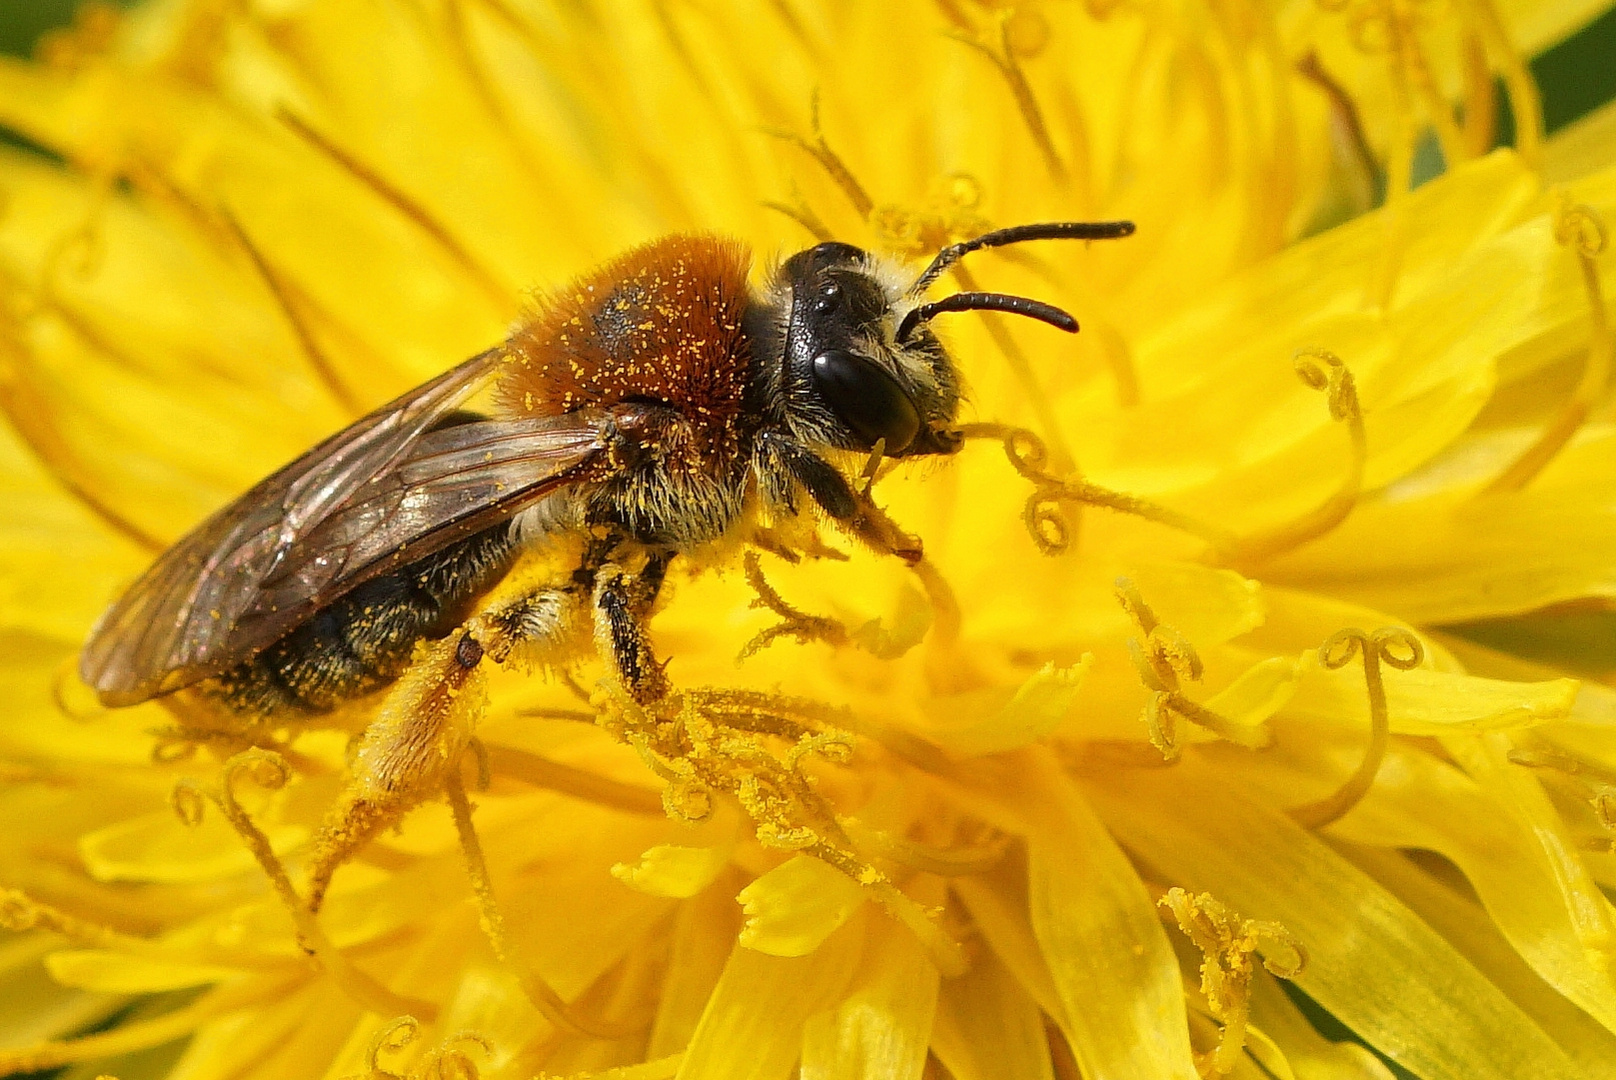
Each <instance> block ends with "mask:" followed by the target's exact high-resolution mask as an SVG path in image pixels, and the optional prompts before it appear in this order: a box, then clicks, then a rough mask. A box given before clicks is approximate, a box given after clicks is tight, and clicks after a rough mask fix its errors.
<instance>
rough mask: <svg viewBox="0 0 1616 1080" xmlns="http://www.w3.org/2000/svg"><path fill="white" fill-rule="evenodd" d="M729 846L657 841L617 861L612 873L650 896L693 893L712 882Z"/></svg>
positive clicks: (728, 852) (692, 894)
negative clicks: (635, 855)
mask: <svg viewBox="0 0 1616 1080" xmlns="http://www.w3.org/2000/svg"><path fill="white" fill-rule="evenodd" d="M730 851H731V849H730V848H729V847H681V846H679V845H677V844H658V845H657V846H656V847H654V848H651V849H650V850H649V851H647V852H646V853H645V854H644V855H641V856H640V859H639V861H638V862H636V863H633V864H630V863H618V864H617V865H615V866H613V867H612V877H614V878H616V879H617V880H618V881H621V882H622V883H623V884H625V885H627V886H628V887H629V888H631V889H638V890H639V891H640V892H643V893H649V894H651V895H652V896H669V897H676V898H682V897H686V896H695V895H696V894H697V893H699V892H701V891H702V890H703V889H705V888H706V887H707V886H708V885H710V884H712V882H713V879H714V878H716V877H717V876H718V875H719V874H720V873H722V872H723V869H724V867H725V866H726V865H728V863H729V857H730Z"/></svg>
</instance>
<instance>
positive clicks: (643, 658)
mask: <svg viewBox="0 0 1616 1080" xmlns="http://www.w3.org/2000/svg"><path fill="white" fill-rule="evenodd" d="M667 568H668V557H666V556H654V557H652V558H651V559H650V560H649V561H648V562H647V563H646V565H645V567H644V569H642V570H641V571H640V572H639V573H638V574H630V573H628V572H626V571H624V570H623V569H622V568H621V567H619V566H616V565H614V564H611V563H608V564H607V565H605V566H602V567H601V568H600V570H599V571H597V572H596V574H595V597H594V611H595V647H596V649H597V650H598V651H599V653H600V656H601V658H602V659H604V660H606V661H607V662H608V663H609V664H611V665H612V667H613V669H614V670H615V671H616V674H617V677H618V679H619V680H621V682H622V684H623V687H624V688H625V689H626V690H627V691H628V693H629V696H630V697H631V698H633V699H634V700H635V701H636V702H638V703H639V704H641V705H645V704H647V703H649V702H652V701H656V700H658V699H660V698H662V697H664V696H666V695H667V693H668V690H669V683H668V677H667V675H666V673H665V672H664V671H663V665H662V664H661V663H659V662H658V661H657V659H656V656H655V655H654V654H653V653H652V652H651V639H650V635H649V632H648V631H647V629H646V625H645V621H646V617H647V616H648V615H650V613H651V605H652V604H653V603H655V601H656V596H657V592H658V591H659V590H660V589H661V587H662V579H663V577H664V575H665V574H666V573H667Z"/></svg>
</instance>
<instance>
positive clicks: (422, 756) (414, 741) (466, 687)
mask: <svg viewBox="0 0 1616 1080" xmlns="http://www.w3.org/2000/svg"><path fill="white" fill-rule="evenodd" d="M483 653H484V647H483V646H482V644H481V643H480V642H479V641H478V639H477V637H476V636H474V635H473V633H472V632H471V630H470V629H469V628H468V629H466V630H462V631H459V632H456V633H455V634H452V635H450V636H449V637H447V638H445V639H443V640H442V641H437V642H432V643H431V644H429V645H427V646H425V647H423V648H422V649H421V650H420V651H419V653H418V656H417V659H416V662H415V663H414V664H412V665H411V666H410V669H409V670H408V671H406V672H405V673H404V675H403V677H402V678H400V679H399V680H398V682H397V683H396V684H394V686H393V689H392V690H391V691H390V692H389V693H388V695H387V698H386V701H385V702H384V703H383V704H382V708H381V711H380V713H379V714H378V715H377V717H376V719H375V721H374V722H372V724H371V725H370V727H368V728H366V729H365V733H364V735H363V736H361V737H360V740H359V745H358V749H357V752H356V753H355V754H354V759H353V763H352V765H351V766H350V767H349V770H348V777H347V780H346V782H345V784H344V785H343V791H342V795H341V797H340V798H339V799H338V800H337V802H336V804H335V805H334V806H333V807H332V808H331V810H330V811H328V812H327V814H326V818H325V821H324V823H322V825H321V826H320V831H319V832H318V833H317V834H316V835H315V838H314V851H313V857H312V858H311V860H310V862H309V901H308V902H309V907H310V909H311V910H315V911H317V910H319V908H320V904H321V902H322V901H323V900H324V898H325V892H326V889H327V888H328V887H329V886H330V884H331V875H332V874H334V873H335V872H336V870H337V868H338V867H339V866H341V865H342V864H343V863H345V862H347V861H348V860H349V859H350V858H352V857H353V855H354V853H355V852H357V851H358V850H359V849H360V848H361V847H363V846H364V845H365V844H366V843H368V842H369V841H370V840H372V839H373V838H374V837H375V836H376V835H377V834H378V833H380V832H381V831H382V830H383V829H386V828H389V827H390V826H392V825H396V824H397V823H398V822H399V820H400V819H402V818H403V816H404V815H405V814H406V813H408V812H409V811H410V810H412V809H414V808H415V807H416V806H419V805H420V804H421V803H423V802H426V801H428V800H430V799H435V798H438V797H439V796H440V795H442V793H443V790H444V784H445V780H446V777H447V775H448V771H449V770H450V769H451V768H453V767H454V766H455V764H456V763H457V762H458V761H459V760H460V754H461V751H463V750H464V749H465V747H466V744H467V742H468V741H469V739H470V737H471V734H472V731H473V730H474V728H475V726H476V721H477V720H478V718H479V716H480V715H481V712H482V708H483V704H484V700H485V691H484V686H483V684H484V680H485V676H484V672H483V670H482V668H483V665H482V659H483Z"/></svg>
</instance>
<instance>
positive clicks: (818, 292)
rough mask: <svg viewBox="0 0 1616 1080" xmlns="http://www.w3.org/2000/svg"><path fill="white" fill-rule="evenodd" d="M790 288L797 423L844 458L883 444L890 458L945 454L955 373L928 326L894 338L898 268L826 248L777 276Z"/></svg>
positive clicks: (791, 380)
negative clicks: (901, 338)
mask: <svg viewBox="0 0 1616 1080" xmlns="http://www.w3.org/2000/svg"><path fill="white" fill-rule="evenodd" d="M781 284H783V285H785V286H787V287H788V289H789V295H790V307H789V316H788V318H787V321H786V326H785V357H784V359H785V368H786V370H785V376H786V377H785V383H786V386H787V388H788V398H789V400H790V401H791V403H792V404H793V405H795V406H797V407H796V408H794V409H793V410H792V411H793V412H794V413H795V414H796V416H795V417H794V419H796V420H798V421H799V423H802V424H803V426H805V427H807V428H808V429H809V430H810V431H811V433H812V435H813V436H815V437H816V438H818V439H819V440H822V441H823V442H826V443H828V444H830V445H832V446H835V447H838V448H840V449H845V450H870V449H872V448H873V447H874V446H875V444H876V443H877V442H878V441H881V440H885V443H884V446H885V453H886V454H887V456H889V457H909V456H913V455H917V454H947V453H953V452H954V451H955V450H957V449H958V448H959V443H960V440H959V438H958V436H956V435H953V434H952V433H951V431H950V429H951V428H952V427H953V424H954V416H955V413H956V412H957V411H958V409H959V399H960V385H959V375H958V373H957V372H956V370H955V368H954V364H953V362H952V361H951V360H950V359H949V358H948V355H947V354H946V353H945V352H944V351H943V347H942V345H941V344H940V343H939V342H938V340H937V338H936V336H935V335H934V334H932V333H931V331H930V330H929V329H927V328H925V327H921V328H920V329H919V332H918V333H911V334H910V335H909V336H908V339H907V340H905V341H903V342H901V343H900V342H899V341H898V340H897V333H898V320H899V317H900V316H901V313H902V309H903V308H904V307H906V306H908V307H912V306H913V305H912V304H909V305H905V304H904V302H903V297H904V285H903V284H900V283H898V281H897V279H896V272H895V269H894V268H892V267H890V266H888V265H887V264H886V263H885V262H883V261H881V260H879V259H877V258H876V257H874V256H873V255H871V254H870V253H869V252H866V251H864V250H862V249H861V248H856V247H854V246H853V245H851V244H842V243H835V242H830V243H824V244H819V245H817V246H815V247H811V248H809V249H808V250H807V251H802V252H798V253H797V254H796V255H793V256H792V257H791V258H790V259H787V260H786V263H785V265H784V266H783V267H782V268H781Z"/></svg>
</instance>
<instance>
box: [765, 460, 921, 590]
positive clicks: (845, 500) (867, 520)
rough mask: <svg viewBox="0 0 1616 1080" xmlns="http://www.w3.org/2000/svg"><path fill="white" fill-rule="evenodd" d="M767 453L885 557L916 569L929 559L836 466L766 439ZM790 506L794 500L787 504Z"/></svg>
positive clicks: (912, 538) (915, 540)
mask: <svg viewBox="0 0 1616 1080" xmlns="http://www.w3.org/2000/svg"><path fill="white" fill-rule="evenodd" d="M760 442H762V443H763V446H762V450H763V452H764V453H765V454H766V455H767V456H768V457H769V458H770V459H771V460H772V463H773V464H774V465H775V466H776V467H777V468H779V469H783V470H784V471H785V473H786V475H788V476H790V477H791V478H792V479H793V480H795V481H796V482H797V483H799V484H801V485H802V487H803V490H805V491H807V492H808V495H809V497H810V498H812V499H813V500H814V502H816V503H818V504H819V507H820V509H822V510H824V511H825V513H827V514H829V515H830V516H831V517H832V518H834V519H835V520H836V521H838V522H840V523H841V524H842V525H843V526H845V527H846V528H847V529H848V530H849V531H851V532H852V533H853V534H854V535H855V536H857V537H858V538H859V539H860V540H863V541H864V542H865V543H866V544H868V545H870V547H872V548H874V549H875V550H876V551H879V552H882V553H883V554H888V555H896V556H897V557H898V558H900V559H902V560H903V561H904V562H906V563H908V564H909V565H911V566H913V565H914V564H916V563H918V562H920V560H921V559H922V558H924V557H925V553H924V551H923V549H922V548H921V544H920V538H919V537H918V536H914V535H912V534H911V533H907V532H905V531H904V530H903V529H902V528H900V527H899V526H898V523H897V522H895V521H893V520H892V519H891V518H890V517H888V516H887V513H886V511H885V510H882V509H881V508H880V507H879V506H876V505H875V503H874V502H872V501H871V500H870V496H869V494H868V493H860V492H856V491H854V490H853V486H852V485H851V484H849V483H848V482H847V478H846V477H845V476H843V475H842V474H841V473H840V472H839V471H838V470H837V469H836V467H835V466H834V465H832V464H831V463H830V462H828V461H826V460H825V459H824V458H822V457H820V456H819V455H817V454H815V453H813V452H811V451H809V450H805V449H803V448H802V447H801V446H798V445H796V444H795V443H793V442H790V441H789V440H786V439H783V438H779V437H771V436H768V435H764V436H762V437H760ZM784 501H786V503H787V504H788V505H789V504H790V500H789V499H787V500H784Z"/></svg>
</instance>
